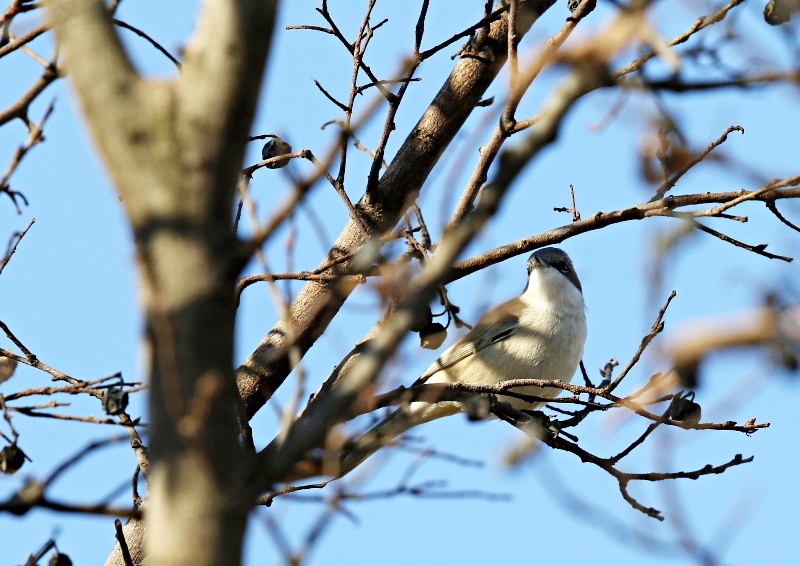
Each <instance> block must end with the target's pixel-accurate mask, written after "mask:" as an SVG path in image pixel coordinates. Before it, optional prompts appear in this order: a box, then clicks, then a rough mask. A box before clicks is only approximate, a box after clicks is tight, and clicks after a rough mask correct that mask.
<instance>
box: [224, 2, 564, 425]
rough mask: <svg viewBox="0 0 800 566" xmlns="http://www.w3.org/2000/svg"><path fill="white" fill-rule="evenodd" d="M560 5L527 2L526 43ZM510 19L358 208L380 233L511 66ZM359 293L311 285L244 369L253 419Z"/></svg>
mask: <svg viewBox="0 0 800 566" xmlns="http://www.w3.org/2000/svg"><path fill="white" fill-rule="evenodd" d="M552 5H553V0H540V1H531V2H520V7H519V14H518V16H517V26H516V27H517V34H518V36H519V37H521V36H522V35H523V34H524V33H526V32H527V31H528V30H529V29H530V27H531V25H533V22H535V21H536V19H538V17H539V16H540V15H541V14H542V13H544V11H545V10H547V9H548V8H549V7H550V6H552ZM507 42H508V19H507V17H506V16H505V15H504V16H503V17H502V18H501V19H500V20H498V21H495V22H494V23H492V24H491V25H490V26H489V29H488V30H487V31H485V32H484V33H480V34H478V35H477V36H476V39H475V40H473V41H471V42H470V43H469V44H468V45H467V46H466V48H465V49H464V51H463V54H462V56H461V58H460V59H459V60H458V62H457V63H456V66H455V68H454V69H453V72H452V73H451V74H450V76H449V77H448V79H447V80H446V81H445V83H444V85H443V86H442V88H441V89H440V90H439V92H438V94H437V95H436V97H435V98H434V99H433V102H431V104H430V106H428V108H427V110H426V111H425V113H424V114H423V115H422V117H421V118H420V120H419V122H418V123H417V125H416V126H415V127H414V129H413V130H412V131H411V133H410V134H409V135H408V137H407V138H406V139H405V141H404V143H403V145H402V146H401V148H400V149H399V151H398V152H397V155H396V156H395V157H394V159H393V160H392V161H391V163H390V164H389V167H388V169H387V171H386V172H385V174H384V175H383V177H382V178H381V180H380V183H379V185H378V190H377V191H376V192H375V196H374V197H373V196H372V195H370V194H367V195H365V196H364V197H363V198H362V199H361V201H360V202H359V203H358V206H357V208H358V209H359V210H360V211H361V213H362V215H363V217H364V219H365V220H366V224H367V226H369V227H370V229H371V230H372V233H371V234H370V235H373V234H380V233H381V231H383V230H385V229H387V228H390V227H392V226H393V225H394V224H395V223H396V222H397V221H398V220H399V218H400V216H401V215H402V213H403V212H404V211H405V209H406V207H407V206H408V204H409V203H410V202H412V201H413V198H414V197H415V196H416V194H417V193H418V192H419V191H420V189H421V187H422V185H423V183H424V182H425V180H426V179H427V178H428V174H429V173H430V172H431V170H432V169H433V167H434V165H436V162H437V161H438V159H439V157H440V156H441V155H442V153H443V152H444V150H445V149H446V148H447V146H448V145H449V143H450V141H452V139H453V137H454V136H455V134H456V132H458V130H459V129H460V128H461V127H462V126H463V125H464V122H465V121H466V119H467V118H468V117H469V115H470V113H471V112H472V110H473V109H474V108H475V106H476V104H477V103H478V102H479V101H480V100H481V98H482V97H483V94H484V93H485V92H486V89H487V88H488V86H489V85H490V84H491V82H492V81H493V80H494V78H495V77H496V76H497V73H498V72H499V71H500V69H501V68H502V66H503V64H504V63H505V61H506V57H507V49H508V45H507ZM367 236H368V235H365V234H364V233H363V230H362V229H361V227H360V226H359V225H358V224H357V223H356V222H353V221H352V220H351V221H350V222H348V223H347V225H346V226H345V228H344V230H343V231H342V233H341V234H340V235H339V238H338V239H337V240H336V243H335V244H334V246H333V248H331V250H330V252H329V253H328V256H327V257H326V258H325V259H324V260H323V262H322V264H323V265H324V264H326V263H327V262H328V261H329V260H330V259H334V258H337V257H341V256H343V255H347V254H350V253H352V252H354V251H355V250H356V249H358V247H359V246H360V245H361V244H362V243H363V242H364V240H365V238H366V237H367ZM349 268H350V262H343V263H341V264H337V265H336V266H335V267H334V268H332V269H331V270H329V272H330V273H347V272H348V269H349ZM352 289H353V286H352V285H348V284H341V283H340V284H336V285H332V284H329V283H320V282H309V283H307V284H306V285H305V286H304V287H303V289H302V290H301V291H300V293H299V294H298V295H297V297H296V298H295V300H294V301H293V302H292V305H291V308H290V312H289V315H290V319H291V321H290V322H289V323H288V324H287V323H285V322H279V323H278V324H277V325H275V327H274V328H273V329H272V330H271V331H270V332H269V334H267V336H266V337H265V338H264V340H263V341H262V342H261V344H259V345H258V347H257V348H256V349H255V351H254V352H253V353H252V354H251V355H250V356H249V357H248V359H247V360H246V361H245V362H244V363H243V364H242V365H241V367H239V369H238V370H237V382H238V384H239V392H240V394H241V396H242V399H243V400H244V403H245V408H246V411H247V415H248V416H249V417H252V416H253V415H254V414H255V413H256V412H257V411H258V409H260V408H261V407H262V406H263V405H264V403H266V401H267V400H268V399H269V398H270V397H271V396H272V394H273V393H274V392H275V391H276V390H277V389H278V387H280V385H281V384H282V383H283V381H284V380H285V379H286V377H287V376H288V375H289V372H290V371H291V370H292V367H291V365H290V362H289V358H288V356H287V348H288V346H289V345H292V346H295V347H296V348H298V349H299V351H300V353H301V354H305V352H307V351H308V349H309V348H311V346H312V345H313V344H314V342H315V341H316V339H317V338H319V336H320V335H321V334H322V333H323V332H324V331H325V329H326V328H327V326H328V324H329V323H330V321H331V320H332V319H333V317H334V315H335V314H336V313H337V312H338V310H339V308H340V307H341V306H342V304H344V301H345V300H346V299H347V297H348V296H349V294H350V292H351V291H352Z"/></svg>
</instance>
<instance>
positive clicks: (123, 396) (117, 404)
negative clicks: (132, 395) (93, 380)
mask: <svg viewBox="0 0 800 566" xmlns="http://www.w3.org/2000/svg"><path fill="white" fill-rule="evenodd" d="M127 406H128V392H127V391H123V390H122V389H118V388H116V387H111V388H110V389H106V390H105V392H104V393H103V410H104V411H105V412H106V414H109V415H119V414H120V413H122V412H123V411H124V410H125V408H126V407H127Z"/></svg>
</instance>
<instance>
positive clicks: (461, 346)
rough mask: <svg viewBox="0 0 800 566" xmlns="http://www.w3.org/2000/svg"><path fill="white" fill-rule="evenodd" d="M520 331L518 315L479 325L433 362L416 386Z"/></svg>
mask: <svg viewBox="0 0 800 566" xmlns="http://www.w3.org/2000/svg"><path fill="white" fill-rule="evenodd" d="M518 329H519V318H518V317H517V316H516V315H506V316H504V317H502V318H500V319H499V320H495V321H491V322H489V321H486V322H482V323H481V324H478V325H477V326H475V328H473V329H472V330H470V331H469V332H468V333H467V334H465V335H464V337H463V338H461V339H460V340H459V341H458V342H456V343H455V344H453V345H452V346H450V347H449V348H448V349H447V350H445V351H444V353H442V355H441V356H439V357H438V358H437V359H436V361H435V362H433V363H432V364H431V365H430V367H428V369H426V370H425V372H424V373H423V374H422V375H421V376H419V379H417V381H415V382H414V385H419V384H421V383H425V382H426V381H427V380H428V379H429V378H430V377H431V376H432V375H433V374H435V373H437V372H439V371H441V370H443V369H445V368H449V367H451V366H453V365H455V364H457V363H458V362H460V361H461V360H463V359H466V358H468V357H470V356H472V355H474V354H477V353H478V352H480V351H481V350H483V349H484V348H486V347H487V346H491V345H492V344H496V343H497V342H500V341H502V340H505V339H507V338H509V337H510V336H513V335H514V334H516V332H517V330H518Z"/></svg>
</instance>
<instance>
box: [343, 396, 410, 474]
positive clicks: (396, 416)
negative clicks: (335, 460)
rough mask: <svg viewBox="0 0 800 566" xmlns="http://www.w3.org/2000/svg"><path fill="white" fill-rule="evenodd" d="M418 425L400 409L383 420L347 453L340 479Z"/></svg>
mask: <svg viewBox="0 0 800 566" xmlns="http://www.w3.org/2000/svg"><path fill="white" fill-rule="evenodd" d="M415 424H417V423H416V422H415V421H414V420H413V419H412V418H411V417H410V416H409V415H408V413H407V412H405V411H403V410H402V409H398V410H396V411H395V412H393V413H392V414H391V415H389V416H388V417H386V418H385V419H383V420H382V421H381V422H379V423H378V424H377V425H375V426H374V427H372V429H370V430H369V431H368V432H366V433H364V435H363V436H362V437H361V438H359V439H358V440H356V441H355V442H354V443H353V445H352V446H351V448H350V450H349V451H348V452H347V453H346V455H345V456H344V458H342V462H341V464H340V466H339V477H343V476H345V475H346V474H349V473H350V472H351V471H353V469H355V468H356V467H358V466H359V465H361V463H362V462H363V461H364V460H366V459H367V458H369V457H370V456H372V455H373V454H374V453H375V452H377V451H378V450H379V449H381V448H382V447H384V446H386V445H387V444H390V443H391V442H392V441H393V440H394V439H395V438H397V437H398V436H400V435H401V434H403V433H404V432H405V431H407V430H408V429H410V428H411V427H413V426H414V425H415Z"/></svg>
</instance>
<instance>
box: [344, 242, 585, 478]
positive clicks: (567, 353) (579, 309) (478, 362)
mask: <svg viewBox="0 0 800 566" xmlns="http://www.w3.org/2000/svg"><path fill="white" fill-rule="evenodd" d="M584 311H585V306H584V303H583V290H582V288H581V283H580V281H579V280H578V275H577V274H576V273H575V268H574V267H573V265H572V261H571V260H570V258H569V256H568V255H567V254H566V253H565V252H564V251H563V250H561V249H559V248H542V249H540V250H537V251H535V252H534V253H533V254H532V255H531V256H530V258H529V259H528V283H527V285H525V288H524V289H523V290H522V294H521V295H520V296H518V297H516V298H514V299H511V300H509V301H506V302H505V303H502V304H501V305H498V306H497V307H495V308H494V309H492V310H490V311H489V312H487V313H486V314H485V315H484V316H483V317H482V318H481V319H480V321H479V322H478V324H476V325H475V327H474V328H473V329H472V330H470V331H469V332H468V333H467V334H465V335H464V336H463V337H461V338H460V339H459V340H458V341H457V342H456V343H455V344H453V345H452V346H450V347H449V348H448V349H447V350H445V352H444V353H443V354H442V355H441V356H439V358H438V359H437V360H436V361H435V362H433V363H432V364H431V365H430V367H428V369H426V370H425V372H424V373H423V374H422V375H421V376H420V377H419V379H418V380H417V381H416V383H415V385H419V384H421V383H444V382H456V383H470V384H481V385H494V384H497V383H500V382H503V381H508V380H510V379H548V380H555V379H558V380H561V381H564V382H569V381H570V380H571V379H572V376H573V375H574V374H575V370H576V369H577V368H578V364H579V363H580V360H581V356H582V355H583V345H584V343H585V342H586V315H585V312H584ZM514 391H515V392H517V393H522V394H525V395H535V396H539V397H552V396H554V395H558V394H559V393H560V392H561V390H559V389H554V388H539V387H520V388H515V389H514ZM501 400H503V401H507V402H508V403H509V404H510V405H512V406H513V407H514V408H516V409H520V410H530V409H534V408H536V407H537V406H538V405H540V404H541V403H528V402H526V401H523V400H522V399H517V398H515V397H501ZM463 410H464V407H463V405H462V404H461V403H459V402H457V401H440V402H438V403H426V402H421V401H416V402H412V403H410V404H409V405H408V406H406V407H401V408H399V409H397V410H396V411H395V412H393V413H392V414H391V415H389V416H388V417H387V418H386V419H384V420H383V421H381V422H380V423H379V424H377V425H376V426H375V427H374V428H372V429H371V430H370V431H369V432H367V433H366V434H364V435H363V436H362V437H360V438H359V439H358V440H356V441H355V443H354V444H353V446H352V450H351V451H349V452H348V453H347V454H346V455H345V457H344V459H343V460H342V462H341V466H340V470H339V476H340V477H341V476H343V475H345V474H347V473H349V472H350V471H351V470H352V469H353V468H355V467H356V466H358V465H359V464H361V462H363V461H364V460H366V459H367V458H368V457H369V456H370V455H372V454H373V453H374V452H376V451H377V450H378V449H379V448H381V447H382V446H385V445H386V444H388V443H389V442H391V441H392V439H394V438H396V437H397V436H399V435H401V434H403V433H404V432H405V431H407V430H408V429H410V428H411V427H414V426H416V425H419V424H422V423H425V422H428V421H432V420H434V419H438V418H440V417H445V416H448V415H453V414H456V413H458V412H462V411H463Z"/></svg>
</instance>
